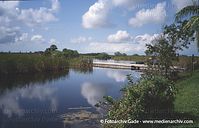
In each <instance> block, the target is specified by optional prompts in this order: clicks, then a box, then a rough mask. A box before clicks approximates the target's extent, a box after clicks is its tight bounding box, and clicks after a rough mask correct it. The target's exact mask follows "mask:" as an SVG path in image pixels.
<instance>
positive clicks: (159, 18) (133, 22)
mask: <svg viewBox="0 0 199 128" xmlns="http://www.w3.org/2000/svg"><path fill="white" fill-rule="evenodd" d="M165 7H166V2H163V3H158V4H157V5H156V7H155V8H153V9H142V10H140V11H138V12H137V13H136V16H135V17H133V18H131V19H130V20H129V25H130V26H132V27H141V26H143V25H145V24H148V23H163V22H164V21H165V18H166V10H165Z"/></svg>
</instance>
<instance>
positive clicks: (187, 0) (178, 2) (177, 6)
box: [171, 0, 193, 11]
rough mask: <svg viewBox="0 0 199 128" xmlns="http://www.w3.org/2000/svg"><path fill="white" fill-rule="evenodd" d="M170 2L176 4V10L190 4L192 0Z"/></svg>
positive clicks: (173, 0)
mask: <svg viewBox="0 0 199 128" xmlns="http://www.w3.org/2000/svg"><path fill="white" fill-rule="evenodd" d="M171 2H172V4H173V5H175V6H176V9H177V11H179V10H180V9H182V8H184V7H185V6H187V5H192V4H193V2H192V0H171Z"/></svg>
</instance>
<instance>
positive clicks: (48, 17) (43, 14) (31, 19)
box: [18, 7, 57, 27]
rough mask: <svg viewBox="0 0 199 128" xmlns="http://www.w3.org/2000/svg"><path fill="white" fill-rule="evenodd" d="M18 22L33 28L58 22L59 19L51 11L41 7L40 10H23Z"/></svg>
mask: <svg viewBox="0 0 199 128" xmlns="http://www.w3.org/2000/svg"><path fill="white" fill-rule="evenodd" d="M18 20H20V21H22V22H24V23H25V24H26V25H28V26H30V27H33V26H35V25H40V24H44V23H48V22H51V21H56V20H57V18H56V17H55V15H54V14H53V13H52V12H51V11H50V10H49V9H47V8H45V7H41V8H39V9H32V8H30V9H22V10H21V11H20V14H19V16H18Z"/></svg>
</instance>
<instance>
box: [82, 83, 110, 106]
mask: <svg viewBox="0 0 199 128" xmlns="http://www.w3.org/2000/svg"><path fill="white" fill-rule="evenodd" d="M106 92H107V89H106V88H105V87H104V86H100V85H94V84H92V83H89V82H85V83H83V84H82V87H81V94H82V95H83V97H84V98H86V99H87V102H88V103H89V104H90V105H92V106H95V105H96V104H97V103H98V102H99V101H100V100H102V98H103V96H105V94H106Z"/></svg>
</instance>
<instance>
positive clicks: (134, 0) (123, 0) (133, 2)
mask: <svg viewBox="0 0 199 128" xmlns="http://www.w3.org/2000/svg"><path fill="white" fill-rule="evenodd" d="M112 1H113V5H114V6H116V7H127V8H128V9H134V8H135V7H136V6H138V4H140V3H142V2H143V1H144V0H112Z"/></svg>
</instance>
